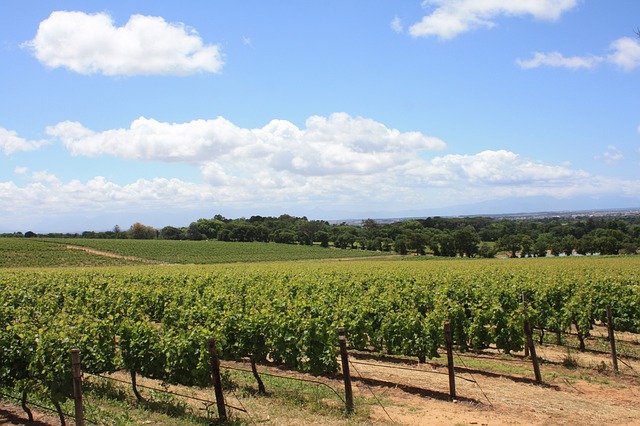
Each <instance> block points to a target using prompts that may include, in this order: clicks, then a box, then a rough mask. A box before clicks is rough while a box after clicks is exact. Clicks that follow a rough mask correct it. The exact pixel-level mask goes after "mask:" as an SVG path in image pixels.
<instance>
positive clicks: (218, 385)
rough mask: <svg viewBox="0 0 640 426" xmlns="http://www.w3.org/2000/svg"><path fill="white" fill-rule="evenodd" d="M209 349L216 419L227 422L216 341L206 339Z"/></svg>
mask: <svg viewBox="0 0 640 426" xmlns="http://www.w3.org/2000/svg"><path fill="white" fill-rule="evenodd" d="M207 347H208V348H209V360H210V362H211V377H212V378H213V389H214V392H215V395H216V405H217V406H218V417H219V418H220V420H222V421H223V422H225V421H227V409H226V407H225V405H224V395H223V394H222V380H221V379H220V360H219V359H218V349H217V348H216V340H215V339H214V338H213V337H209V338H208V339H207Z"/></svg>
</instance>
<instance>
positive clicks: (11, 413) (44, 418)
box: [0, 401, 60, 426]
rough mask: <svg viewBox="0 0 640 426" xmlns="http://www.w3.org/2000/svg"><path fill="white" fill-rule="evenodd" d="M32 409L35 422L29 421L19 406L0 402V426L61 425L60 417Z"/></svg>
mask: <svg viewBox="0 0 640 426" xmlns="http://www.w3.org/2000/svg"><path fill="white" fill-rule="evenodd" d="M30 408H31V413H32V414H33V421H32V422H30V421H29V420H28V417H27V414H26V413H25V412H24V411H23V410H22V408H21V407H20V406H19V403H18V405H14V404H12V403H9V402H6V401H0V424H2V425H4V424H9V425H31V426H49V425H57V424H59V423H60V420H59V419H58V416H56V415H53V414H49V413H43V412H40V411H37V410H35V409H33V407H30Z"/></svg>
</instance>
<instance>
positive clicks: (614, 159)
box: [595, 145, 624, 165]
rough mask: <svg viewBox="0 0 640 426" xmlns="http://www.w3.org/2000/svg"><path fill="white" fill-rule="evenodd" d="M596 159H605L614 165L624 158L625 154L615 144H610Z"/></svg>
mask: <svg viewBox="0 0 640 426" xmlns="http://www.w3.org/2000/svg"><path fill="white" fill-rule="evenodd" d="M595 159H596V160H601V161H604V162H605V163H607V164H609V165H614V164H616V163H618V162H619V161H622V160H624V154H623V153H622V151H620V150H619V149H618V148H616V147H615V146H614V145H609V146H607V150H606V151H605V152H604V153H603V154H602V155H597V156H596V157H595Z"/></svg>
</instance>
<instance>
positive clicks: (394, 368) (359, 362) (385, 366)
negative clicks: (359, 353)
mask: <svg viewBox="0 0 640 426" xmlns="http://www.w3.org/2000/svg"><path fill="white" fill-rule="evenodd" d="M349 362H350V363H352V364H360V365H369V366H371V367H381V368H388V369H391V370H407V371H413V372H415V373H428V374H440V375H443V376H448V375H449V373H443V372H442V371H429V370H419V369H417V368H409V367H394V366H391V365H379V364H370V363H368V362H362V361H349ZM456 377H458V378H459V379H462V380H466V381H468V382H472V383H474V382H473V380H469V379H467V378H466V377H459V376H456Z"/></svg>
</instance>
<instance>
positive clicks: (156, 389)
mask: <svg viewBox="0 0 640 426" xmlns="http://www.w3.org/2000/svg"><path fill="white" fill-rule="evenodd" d="M86 374H87V375H88V376H94V377H100V378H101V379H106V380H113V381H114V382H119V383H125V384H128V385H130V384H131V382H129V381H128V380H122V379H116V378H115V377H107V376H103V375H100V374H91V373H86ZM136 387H139V388H142V389H149V390H152V391H156V392H161V393H166V394H169V395H174V396H179V397H181V398H185V399H192V400H194V401H198V402H202V403H204V404H215V401H211V400H208V399H204V398H198V397H197V396H191V395H185V394H182V393H178V392H173V391H170V390H166V389H159V388H154V387H151V386H145V385H141V384H136ZM225 406H227V407H229V408H233V409H234V410H238V411H242V412H245V413H246V410H244V409H242V408H238V407H234V406H233V405H229V404H225Z"/></svg>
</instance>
